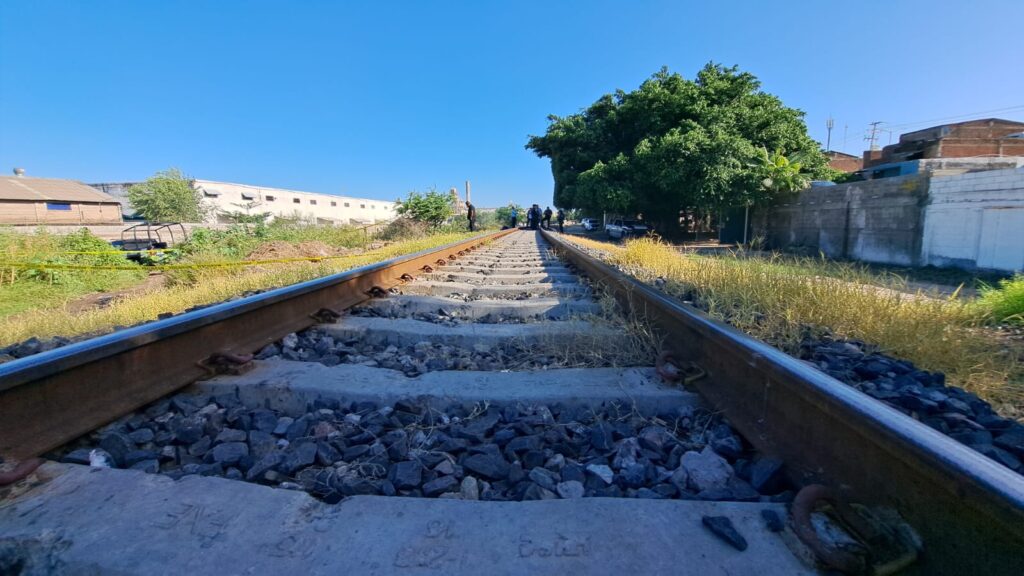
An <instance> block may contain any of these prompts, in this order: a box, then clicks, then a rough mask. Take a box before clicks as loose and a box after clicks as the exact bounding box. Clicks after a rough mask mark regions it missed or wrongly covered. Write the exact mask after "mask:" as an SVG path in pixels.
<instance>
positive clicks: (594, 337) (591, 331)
mask: <svg viewBox="0 0 1024 576" xmlns="http://www.w3.org/2000/svg"><path fill="white" fill-rule="evenodd" d="M596 297H597V301H598V304H600V306H601V312H600V313H598V314H587V315H581V316H579V317H576V318H571V319H569V320H568V322H578V323H579V326H580V329H579V330H576V331H574V332H573V335H572V336H566V335H564V334H560V335H558V336H550V337H544V338H541V339H540V341H538V342H537V343H536V344H534V345H532V346H529V347H526V346H524V347H522V349H523V350H524V354H528V355H530V356H532V359H533V360H535V359H536V358H543V359H546V361H545V362H543V364H545V365H547V366H548V367H552V368H553V367H559V368H599V367H611V368H621V367H626V366H650V365H652V364H654V360H655V358H656V357H657V354H658V351H659V350H660V348H661V342H660V340H659V339H658V338H657V337H656V336H655V335H654V334H653V333H652V332H651V331H650V330H649V329H648V327H647V326H646V324H645V323H644V322H641V321H640V319H639V318H636V317H634V316H632V315H627V314H625V313H623V311H622V309H621V307H620V306H619V304H618V302H616V301H615V298H614V297H612V296H611V295H610V294H608V293H607V292H606V291H604V290H599V291H598V293H597V294H596Z"/></svg>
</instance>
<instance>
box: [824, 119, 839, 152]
mask: <svg viewBox="0 0 1024 576" xmlns="http://www.w3.org/2000/svg"><path fill="white" fill-rule="evenodd" d="M835 125H836V121H835V120H833V119H832V116H831V115H829V117H828V120H825V128H826V129H827V130H828V137H826V139H825V152H831V151H832V127H833V126H835Z"/></svg>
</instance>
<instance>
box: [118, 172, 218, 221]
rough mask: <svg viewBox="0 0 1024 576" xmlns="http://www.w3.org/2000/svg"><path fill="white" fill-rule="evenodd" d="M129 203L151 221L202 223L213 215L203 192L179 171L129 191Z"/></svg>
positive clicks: (153, 177)
mask: <svg viewBox="0 0 1024 576" xmlns="http://www.w3.org/2000/svg"><path fill="white" fill-rule="evenodd" d="M128 201H129V202H131V205H132V206H134V207H135V209H136V210H138V211H139V214H141V215H142V216H143V217H144V218H145V219H146V220H149V221H151V222H202V221H203V220H204V218H205V216H206V215H207V214H208V213H209V210H210V209H209V207H208V206H205V205H204V203H203V193H202V192H200V191H199V190H196V189H195V188H193V187H192V181H191V178H189V177H187V176H185V175H184V174H182V173H181V171H180V170H178V169H177V168H171V169H170V170H166V171H163V172H157V173H156V174H154V175H153V176H151V177H150V178H149V179H147V180H146V181H145V182H141V183H139V184H136V185H134V186H132V187H131V188H129V189H128Z"/></svg>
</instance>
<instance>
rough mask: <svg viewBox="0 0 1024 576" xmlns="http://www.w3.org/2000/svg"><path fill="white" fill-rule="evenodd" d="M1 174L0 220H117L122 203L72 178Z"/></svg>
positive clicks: (117, 221) (97, 221)
mask: <svg viewBox="0 0 1024 576" xmlns="http://www.w3.org/2000/svg"><path fill="white" fill-rule="evenodd" d="M15 174H16V175H15V176H0V224H22V225H26V224H27V225H40V224H120V223H121V205H120V204H118V202H117V200H115V199H114V198H113V197H111V196H110V195H109V194H104V193H103V192H100V191H98V190H96V189H95V188H92V187H90V186H86V185H85V184H82V183H81V182H77V181H75V180H61V179H57V178H29V177H26V176H24V175H23V174H24V173H23V172H22V171H20V170H15Z"/></svg>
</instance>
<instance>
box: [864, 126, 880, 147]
mask: <svg viewBox="0 0 1024 576" xmlns="http://www.w3.org/2000/svg"><path fill="white" fill-rule="evenodd" d="M879 124H884V122H882V121H876V122H871V135H870V136H866V137H865V138H864V139H865V140H867V141H868V143H869V144H868V150H878V145H877V144H875V140H876V139H877V138H878V125H879Z"/></svg>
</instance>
